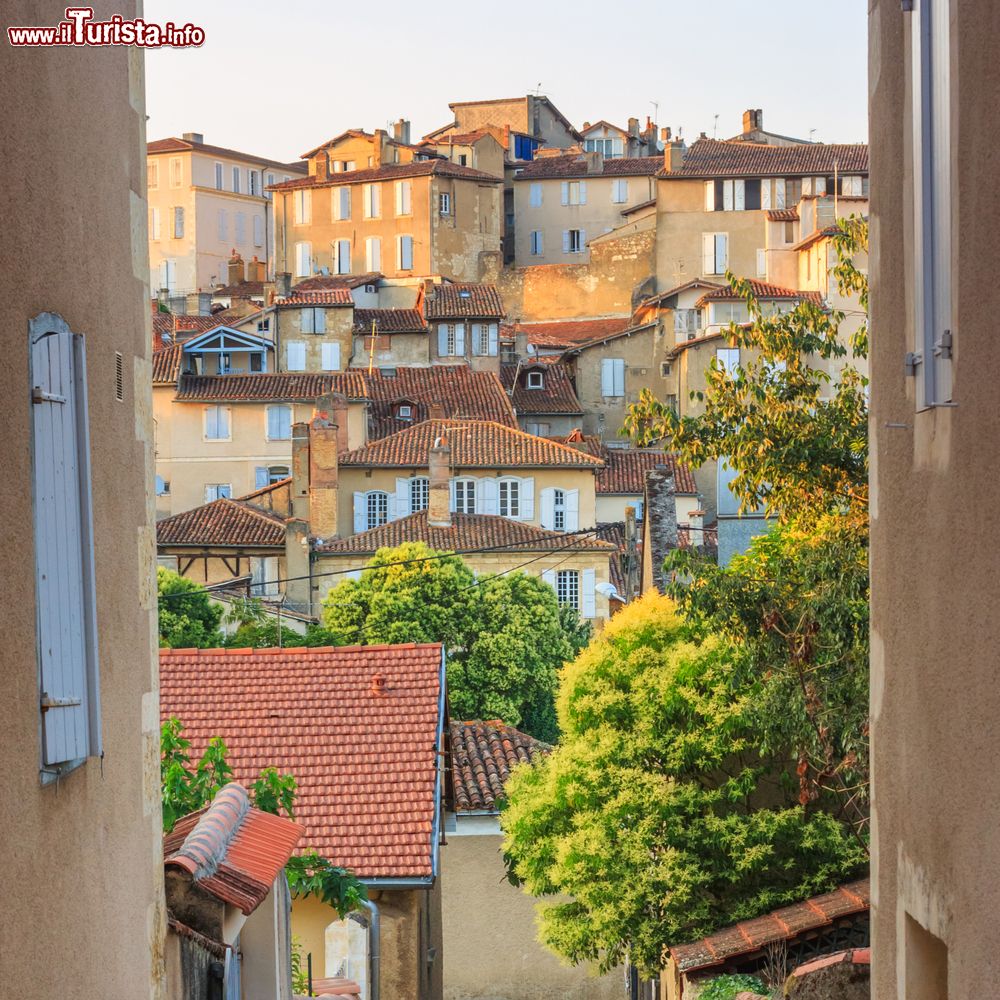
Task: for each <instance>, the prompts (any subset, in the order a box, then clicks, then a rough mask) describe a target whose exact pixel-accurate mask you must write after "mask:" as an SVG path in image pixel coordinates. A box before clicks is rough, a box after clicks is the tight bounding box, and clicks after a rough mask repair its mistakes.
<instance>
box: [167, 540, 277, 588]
mask: <svg viewBox="0 0 1000 1000" xmlns="http://www.w3.org/2000/svg"><path fill="white" fill-rule="evenodd" d="M272 556H273V557H276V558H277V559H278V576H279V578H283V577H284V576H285V575H286V574H285V552H284V549H281V550H280V551H279V550H264V549H258V550H256V551H254V550H253V549H237V550H235V551H233V552H226V553H225V554H224V556H223V554H221V553H219V554H216V555H208V556H206V555H205V550H203V549H200V548H177V547H175V546H169V547H166V548H161V549H159V559H160V565H161V566H167V562H166V559H167V558H168V557H169V559H170V561H171V563H172V561H173V559H175V558H176V559H177V564H176V566H174V565H172V564H171V565H169V566H168V568H169V569H173V570H174V571H175V572H181V571H183V572H181V575H182V576H186V577H187V578H188V579H189V580H194V581H196V582H197V583H200V584H213V583H222V582H223V581H224V580H232V579H233V577H236V576H245V575H246V574H247V573H249V572H251V568H252V564H251V559H253V558H267V557H272ZM191 560H194V561H193V562H191Z"/></svg>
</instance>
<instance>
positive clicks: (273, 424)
mask: <svg viewBox="0 0 1000 1000" xmlns="http://www.w3.org/2000/svg"><path fill="white" fill-rule="evenodd" d="M267 439H268V441H290V440H291V439H292V408H291V407H290V406H288V405H287V404H286V403H276V404H275V405H273V406H269V407H268V408H267Z"/></svg>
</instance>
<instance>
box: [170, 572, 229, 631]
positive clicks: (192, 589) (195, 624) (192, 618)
mask: <svg viewBox="0 0 1000 1000" xmlns="http://www.w3.org/2000/svg"><path fill="white" fill-rule="evenodd" d="M156 584H157V593H158V597H159V603H158V609H157V610H158V618H159V629H160V645H161V646H169V647H171V648H173V649H187V648H189V647H197V648H199V649H208V648H212V647H215V646H220V645H221V644H222V635H221V633H220V632H219V621H220V620H221V618H222V609H221V608H220V607H219V606H218V605H216V604H213V603H212V602H211V601H210V600H209V599H208V595H207V594H206V593H205V591H204V589H203V588H202V587H201V586H200V585H199V584H197V583H195V582H194V580H189V579H187V577H183V576H181V575H180V574H179V573H174V572H173V571H172V570H169V569H166V568H164V567H163V566H158V567H157V569H156Z"/></svg>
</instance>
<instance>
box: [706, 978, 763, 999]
mask: <svg viewBox="0 0 1000 1000" xmlns="http://www.w3.org/2000/svg"><path fill="white" fill-rule="evenodd" d="M743 992H747V993H757V994H758V995H760V996H766V995H767V994H768V990H767V987H766V986H765V985H764V984H763V983H762V982H761V981H760V980H759V979H758V978H757V977H756V976H747V975H743V974H737V975H734V976H716V977H715V978H714V979H710V980H709V981H708V982H707V983H706V984H705V986H704V987H702V989H701V990H700V991H699V993H698V1000H734V998H735V997H736V996H738V995H739V994H740V993H743Z"/></svg>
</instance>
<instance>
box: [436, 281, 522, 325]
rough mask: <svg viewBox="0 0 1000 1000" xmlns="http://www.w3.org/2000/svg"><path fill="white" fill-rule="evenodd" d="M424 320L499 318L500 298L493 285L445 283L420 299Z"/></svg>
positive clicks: (503, 312) (500, 309) (501, 303)
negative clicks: (425, 317)
mask: <svg viewBox="0 0 1000 1000" xmlns="http://www.w3.org/2000/svg"><path fill="white" fill-rule="evenodd" d="M424 312H425V314H426V315H427V318H428V319H461V318H462V317H466V316H468V317H471V318H473V319H503V317H504V316H505V315H506V313H505V311H504V307H503V299H501V298H500V293H499V292H498V291H497V287H496V285H484V284H480V283H474V282H466V283H460V282H451V281H445V282H442V283H441V284H440V285H435V286H434V288H433V290H432V291H430V292H428V294H427V296H426V298H425V299H424Z"/></svg>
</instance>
